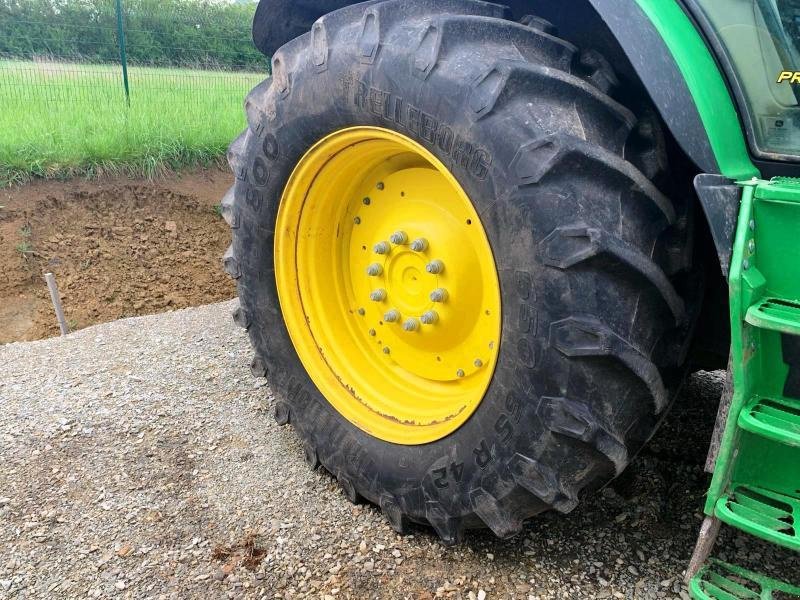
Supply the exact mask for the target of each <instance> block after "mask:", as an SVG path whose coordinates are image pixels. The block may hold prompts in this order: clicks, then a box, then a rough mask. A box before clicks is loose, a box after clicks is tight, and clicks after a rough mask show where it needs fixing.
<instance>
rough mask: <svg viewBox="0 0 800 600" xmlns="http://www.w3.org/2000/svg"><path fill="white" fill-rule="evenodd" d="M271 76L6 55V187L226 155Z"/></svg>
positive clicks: (149, 171)
mask: <svg viewBox="0 0 800 600" xmlns="http://www.w3.org/2000/svg"><path fill="white" fill-rule="evenodd" d="M265 76H266V75H265V74H260V73H231V72H225V71H195V70H190V69H163V68H150V67H132V68H130V69H129V80H130V91H131V96H130V97H131V104H130V107H127V106H126V104H125V96H124V92H123V86H122V78H121V73H120V67H119V66H105V65H84V64H68V63H54V62H29V61H12V60H0V107H3V110H0V131H2V132H3V135H2V136H0V186H7V185H12V184H17V183H24V182H25V181H28V180H30V179H32V178H37V177H44V178H55V179H58V178H66V177H73V176H94V175H100V174H108V173H124V174H129V175H132V176H144V177H152V176H154V175H158V174H160V173H164V172H168V171H170V170H177V169H180V168H182V167H185V166H190V165H198V164H211V163H213V162H215V161H218V160H219V159H220V158H221V157H222V156H223V155H224V152H225V149H226V147H227V145H228V144H229V143H230V141H231V140H232V139H233V138H234V137H236V135H238V134H239V132H240V131H241V130H242V129H243V128H244V127H245V117H244V111H243V109H242V103H243V100H244V97H245V95H246V94H247V92H248V91H249V90H250V89H251V88H252V87H253V86H255V85H256V84H257V83H258V82H259V81H261V80H262V79H263V78H264V77H265Z"/></svg>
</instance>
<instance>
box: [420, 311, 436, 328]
mask: <svg viewBox="0 0 800 600" xmlns="http://www.w3.org/2000/svg"><path fill="white" fill-rule="evenodd" d="M419 320H420V321H422V323H423V324H424V325H433V324H434V323H436V321H438V320H439V314H438V313H437V312H436V311H435V310H429V311H426V312H424V313H422V315H421V316H420V318H419Z"/></svg>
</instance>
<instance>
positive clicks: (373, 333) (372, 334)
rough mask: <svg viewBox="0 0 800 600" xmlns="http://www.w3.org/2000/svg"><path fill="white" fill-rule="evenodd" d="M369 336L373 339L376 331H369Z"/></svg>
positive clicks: (376, 333)
mask: <svg viewBox="0 0 800 600" xmlns="http://www.w3.org/2000/svg"><path fill="white" fill-rule="evenodd" d="M369 335H370V336H371V337H375V336H376V335H378V332H377V331H375V330H374V329H370V330H369Z"/></svg>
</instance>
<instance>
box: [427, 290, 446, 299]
mask: <svg viewBox="0 0 800 600" xmlns="http://www.w3.org/2000/svg"><path fill="white" fill-rule="evenodd" d="M430 299H431V302H444V301H445V300H447V290H446V289H444V288H437V289H435V290H433V291H432V292H431V295H430Z"/></svg>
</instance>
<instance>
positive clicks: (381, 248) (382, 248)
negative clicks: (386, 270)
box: [372, 242, 392, 254]
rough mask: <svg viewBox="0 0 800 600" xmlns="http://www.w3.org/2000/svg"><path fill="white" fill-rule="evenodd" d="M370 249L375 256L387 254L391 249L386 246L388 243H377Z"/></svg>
mask: <svg viewBox="0 0 800 600" xmlns="http://www.w3.org/2000/svg"><path fill="white" fill-rule="evenodd" d="M372 249H373V250H374V251H375V254H389V251H390V250H391V249H392V247H391V246H390V245H389V244H388V242H378V243H377V244H375V245H374V246H373V247H372Z"/></svg>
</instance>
